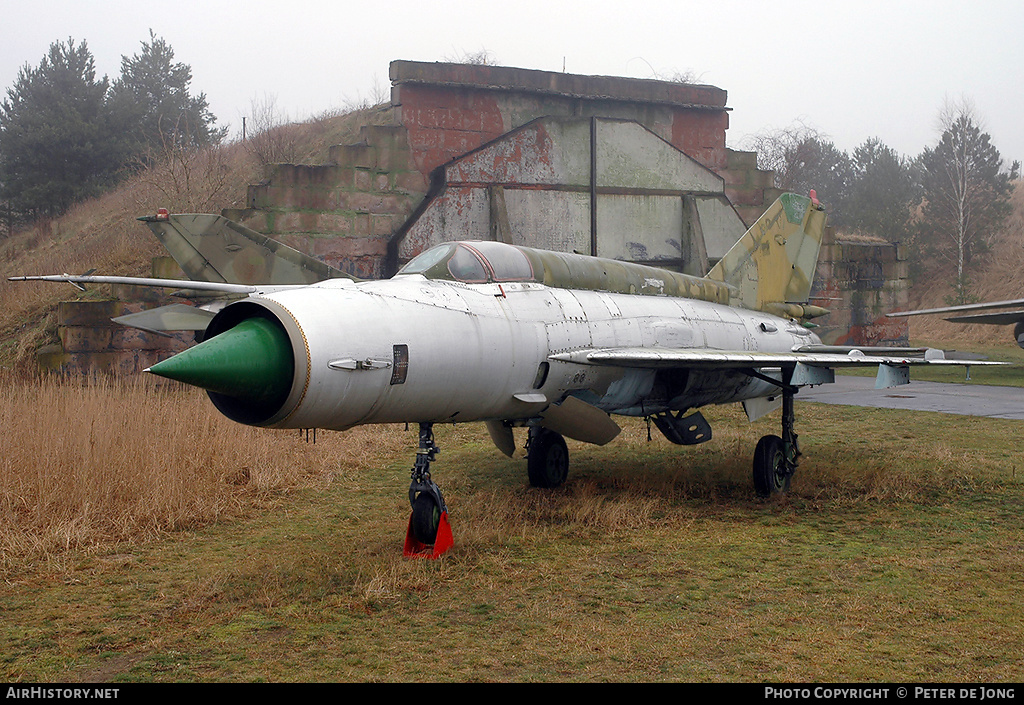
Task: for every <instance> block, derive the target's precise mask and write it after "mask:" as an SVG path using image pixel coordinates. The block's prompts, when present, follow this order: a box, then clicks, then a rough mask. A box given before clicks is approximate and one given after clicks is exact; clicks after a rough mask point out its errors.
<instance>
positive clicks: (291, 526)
mask: <svg viewBox="0 0 1024 705" xmlns="http://www.w3.org/2000/svg"><path fill="white" fill-rule="evenodd" d="M4 393H5V394H6V395H7V396H6V397H5V398H4V400H3V401H4V412H3V413H5V414H6V416H5V418H4V423H5V430H6V431H7V432H6V434H5V436H4V438H3V444H4V445H3V448H2V453H3V455H2V457H3V461H2V462H3V466H2V467H3V476H2V478H0V481H2V483H3V484H2V486H0V490H2V494H0V497H2V502H3V503H2V505H0V521H2V526H0V529H2V531H0V540H2V543H0V552H2V563H0V570H2V573H0V577H2V579H3V587H2V589H0V659H2V666H0V679H4V680H8V681H35V682H39V681H43V682H51V681H64V682H77V681H261V680H269V681H627V682H639V681H661V680H668V681H747V682H749V681H953V682H966V681H982V682H1000V681H1004V682H1019V681H1020V680H1021V678H1022V676H1024V667H1022V664H1021V657H1020V644H1021V642H1022V640H1024V616H1022V612H1021V609H1020V574H1021V567H1022V561H1024V525H1022V519H1021V516H1022V509H1024V501H1022V497H1021V490H1022V484H1024V482H1022V480H1024V478H1022V473H1024V455H1022V453H1021V450H1020V447H1019V443H1018V442H1017V436H1018V434H1019V431H1020V428H1021V427H1020V422H1016V421H1007V420H996V419H983V418H973V417H955V416H945V415H938V414H928V413H922V414H918V415H908V414H906V413H905V412H895V411H888V410H880V409H877V410H876V409H861V408H856V407H831V406H827V405H815V404H801V405H799V406H798V410H797V411H798V424H797V430H798V432H799V433H800V434H801V437H800V440H801V447H802V450H803V451H804V457H803V459H802V462H801V466H800V469H799V470H798V474H797V476H796V478H795V479H794V483H793V490H792V492H791V493H790V494H789V495H788V496H786V497H784V498H779V499H774V500H771V501H758V500H756V499H755V498H754V497H753V492H752V489H751V484H750V479H749V472H750V470H749V468H750V459H751V455H752V452H753V447H754V445H755V443H756V440H757V438H758V437H759V436H760V435H763V434H764V433H768V432H776V431H775V426H776V425H777V423H778V420H777V414H774V415H772V417H771V418H767V419H762V420H760V421H758V422H757V423H754V424H748V423H747V422H746V419H745V416H743V414H742V411H741V410H740V409H739V408H738V407H735V408H734V407H715V408H711V409H708V410H705V415H706V416H707V417H708V419H709V420H710V421H711V423H712V425H713V427H714V434H715V437H714V439H713V440H712V441H711V442H709V443H706V444H703V445H701V446H696V447H691V448H679V447H675V446H671V445H670V444H668V443H667V442H666V441H664V440H663V439H661V438H660V436H659V434H658V433H657V431H656V430H654V431H653V438H652V439H651V440H650V441H648V439H647V429H646V427H645V426H644V424H643V423H642V422H640V421H637V422H632V423H627V424H626V426H625V428H624V432H623V434H622V435H621V436H620V437H619V438H618V439H616V440H615V441H613V442H612V443H611V444H609V445H608V446H606V447H603V448H597V447H592V446H585V445H581V444H576V443H572V442H570V452H571V453H572V457H573V466H572V470H571V472H570V478H569V481H568V482H567V484H566V485H565V486H563V487H562V488H559V489H557V490H554V491H541V490H536V489H532V488H529V486H528V483H527V481H526V472H525V463H524V461H523V460H522V459H521V458H517V459H515V460H510V459H507V458H505V457H504V456H502V455H501V454H500V453H498V452H497V451H496V450H495V449H494V448H493V447H492V446H491V444H490V442H489V440H488V439H487V434H486V432H485V431H484V429H483V428H482V427H481V426H478V425H466V426H458V427H451V426H444V427H437V428H436V434H437V441H438V443H439V444H440V446H441V448H442V452H441V454H440V456H439V458H438V460H437V462H436V463H435V464H434V468H433V469H434V477H435V480H437V481H438V482H439V483H440V485H441V487H442V489H443V490H444V491H445V495H446V499H447V501H448V504H449V507H450V509H451V517H452V524H453V528H454V532H455V541H456V545H455V548H454V549H453V550H452V551H451V552H450V553H449V554H448V555H446V556H445V557H444V558H443V559H441V560H438V561H430V560H412V559H406V558H403V557H402V555H401V546H402V539H403V537H404V534H405V527H406V521H407V519H408V514H409V506H408V500H407V498H406V490H407V488H408V482H409V468H410V467H411V465H412V459H413V453H414V446H415V435H416V432H415V429H414V428H412V429H409V430H406V429H404V427H402V426H389V427H367V428H363V429H355V430H353V431H349V432H346V433H326V432H322V431H321V432H320V433H319V434H318V435H317V438H316V443H315V444H314V443H312V442H311V441H308V442H307V440H306V437H305V436H304V435H300V434H298V433H296V432H280V431H264V430H259V429H248V428H244V427H240V426H237V425H233V424H231V423H230V422H227V421H226V420H223V419H221V418H220V417H219V416H218V415H217V414H216V413H215V412H212V411H210V410H208V409H207V407H209V404H207V403H206V401H205V399H204V398H203V397H202V395H199V394H193V393H185V392H173V391H168V390H155V389H152V388H143V387H138V386H137V387H121V386H117V385H114V386H108V387H102V386H101V387H100V388H93V389H81V388H71V387H62V386H59V385H58V386H56V387H54V386H47V385H43V386H42V387H35V386H30V387H20V386H18V385H10V384H9V385H8V386H7V387H6V388H5V390H4ZM44 402H45V403H44ZM26 409H28V410H29V411H28V412H26V411H25V410H26ZM26 413H30V414H32V417H31V418H29V419H23V418H21V417H23V416H24V415H25V414H26ZM519 440H522V439H519ZM41 507H45V511H44V510H43V509H42V508H41Z"/></svg>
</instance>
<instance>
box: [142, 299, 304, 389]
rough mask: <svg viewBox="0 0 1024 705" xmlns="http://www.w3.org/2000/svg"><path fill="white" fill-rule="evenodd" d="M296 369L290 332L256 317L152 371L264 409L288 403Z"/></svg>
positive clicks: (155, 367)
mask: <svg viewBox="0 0 1024 705" xmlns="http://www.w3.org/2000/svg"><path fill="white" fill-rule="evenodd" d="M294 367H295V361H294V357H293V354H292V348H291V344H290V343H289V341H288V335H287V334H286V333H285V331H284V330H283V329H282V328H281V327H280V326H279V325H277V324H276V323H274V322H273V321H270V320H267V319H265V318H258V317H254V318H247V319H245V320H243V321H241V322H240V323H238V325H236V326H234V327H233V328H229V329H228V330H226V331H224V332H223V333H220V334H218V335H215V336H214V337H212V338H210V339H208V340H204V341H203V342H202V343H200V344H198V345H196V346H194V347H191V348H189V349H188V350H185V351H183V352H180V353H178V354H177V355H175V356H174V357H170V358H168V359H166V360H164V361H162V362H158V363H157V364H155V365H153V366H152V367H150V368H148V369H147V370H146V371H147V372H152V373H153V374H155V375H159V376H160V377H166V378H167V379H173V380H176V381H178V382H183V383H185V384H190V385H192V386H195V387H201V388H203V389H205V390H207V391H210V392H214V393H216V394H222V395H224V396H227V397H232V398H234V399H237V400H238V401H240V402H243V403H246V404H252V405H256V406H261V407H263V406H269V405H280V404H281V403H283V402H284V399H285V397H287V395H288V392H289V391H290V389H291V385H292V375H293V372H294Z"/></svg>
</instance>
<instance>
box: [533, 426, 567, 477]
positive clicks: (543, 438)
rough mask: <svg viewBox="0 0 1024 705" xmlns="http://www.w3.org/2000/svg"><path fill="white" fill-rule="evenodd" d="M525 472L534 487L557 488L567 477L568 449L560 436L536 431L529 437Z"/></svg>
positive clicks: (549, 432) (550, 432) (542, 430)
mask: <svg viewBox="0 0 1024 705" xmlns="http://www.w3.org/2000/svg"><path fill="white" fill-rule="evenodd" d="M526 472H527V474H528V475H529V476H530V484H531V485H533V486H534V487H558V486H559V485H561V484H562V483H563V482H565V478H567V477H568V476H569V449H568V448H567V447H566V445H565V440H564V439H563V438H562V436H561V435H559V434H557V433H555V432H554V431H548V430H546V429H537V431H536V432H535V433H534V434H532V435H531V437H530V450H529V452H528V453H527V456H526Z"/></svg>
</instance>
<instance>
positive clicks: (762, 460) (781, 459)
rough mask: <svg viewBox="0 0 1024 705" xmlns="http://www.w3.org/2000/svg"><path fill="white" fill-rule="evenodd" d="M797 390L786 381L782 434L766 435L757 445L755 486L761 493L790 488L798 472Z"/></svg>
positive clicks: (783, 389) (767, 493)
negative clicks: (795, 425)
mask: <svg viewBox="0 0 1024 705" xmlns="http://www.w3.org/2000/svg"><path fill="white" fill-rule="evenodd" d="M795 394H796V387H792V386H790V385H783V387H782V437H781V438H779V437H778V436H763V437H762V438H761V440H759V441H758V442H757V447H756V448H755V449H754V490H755V491H756V492H757V494H758V496H760V497H770V496H771V495H773V494H779V493H783V492H786V491H788V490H789V483H790V480H791V479H792V478H793V473H795V472H796V466H797V459H798V458H799V457H800V446H799V445H798V444H797V435H796V432H795V431H794V430H793V425H794V422H795V414H794V412H793V396H794V395H795Z"/></svg>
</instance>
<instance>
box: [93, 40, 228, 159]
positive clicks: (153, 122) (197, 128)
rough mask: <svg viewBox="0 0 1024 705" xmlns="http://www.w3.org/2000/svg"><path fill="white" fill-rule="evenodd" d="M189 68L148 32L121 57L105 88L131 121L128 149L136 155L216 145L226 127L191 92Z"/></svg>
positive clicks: (202, 96)
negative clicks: (114, 77)
mask: <svg viewBox="0 0 1024 705" xmlns="http://www.w3.org/2000/svg"><path fill="white" fill-rule="evenodd" d="M191 82H192V68H191V67H190V66H189V65H188V64H183V63H180V62H175V61H174V50H173V49H172V48H171V46H170V45H169V44H168V43H167V42H166V41H165V40H163V39H162V38H160V37H158V36H156V35H155V34H154V33H153V31H152V30H150V32H149V41H148V42H142V51H141V53H139V54H135V55H133V56H131V57H127V56H122V57H121V77H120V78H119V79H118V80H117V81H116V82H115V83H114V85H113V87H112V89H111V101H112V103H113V105H114V106H115V107H116V110H117V111H118V112H123V113H124V114H125V115H127V116H129V118H130V121H131V123H132V124H133V125H134V126H135V129H134V130H133V132H132V139H133V151H134V152H135V153H136V154H138V155H143V156H147V157H148V156H151V155H153V154H165V153H167V152H168V151H170V150H172V149H186V150H191V149H196V148H202V147H207V146H210V145H214V144H218V143H219V142H220V141H221V139H223V137H224V135H225V133H226V129H217V128H216V127H215V126H214V125H215V123H216V117H215V116H214V115H213V114H212V113H211V112H210V109H209V105H208V103H207V101H206V94H204V93H200V94H199V95H197V96H193V95H191V93H190V92H189V86H190V84H191Z"/></svg>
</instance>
